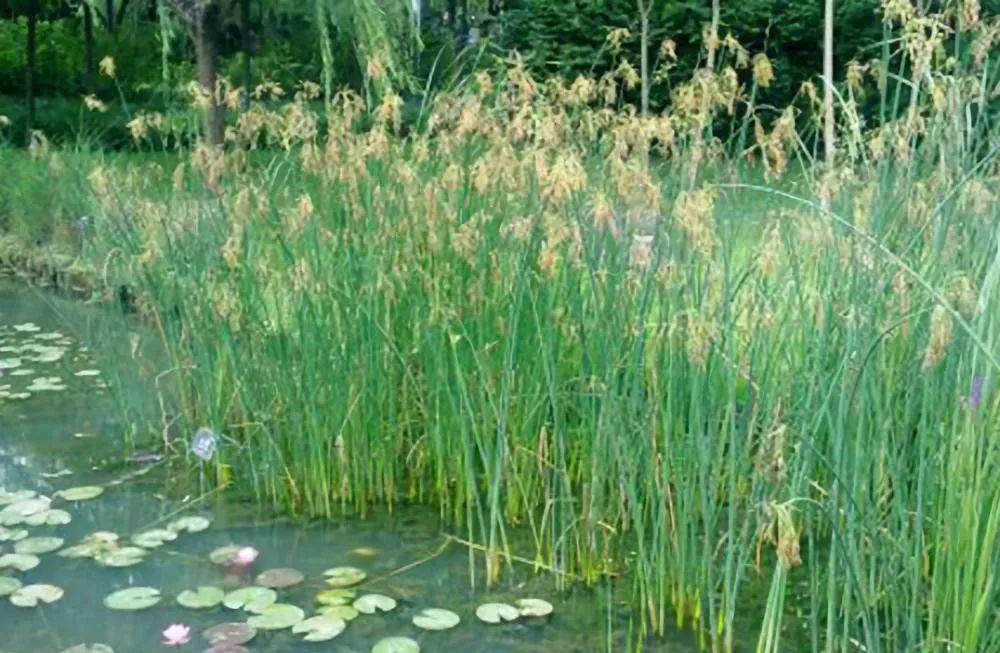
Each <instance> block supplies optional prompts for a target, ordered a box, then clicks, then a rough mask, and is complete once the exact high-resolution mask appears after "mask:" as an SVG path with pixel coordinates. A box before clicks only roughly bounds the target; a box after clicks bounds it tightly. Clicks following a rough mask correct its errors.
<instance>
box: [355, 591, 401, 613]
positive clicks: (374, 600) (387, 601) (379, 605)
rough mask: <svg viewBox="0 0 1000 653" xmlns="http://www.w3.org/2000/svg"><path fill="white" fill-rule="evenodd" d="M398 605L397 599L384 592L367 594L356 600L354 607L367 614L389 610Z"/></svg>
mask: <svg viewBox="0 0 1000 653" xmlns="http://www.w3.org/2000/svg"><path fill="white" fill-rule="evenodd" d="M395 607H396V599H394V598H392V597H391V596H386V595H384V594H365V595H364V596H362V597H360V598H359V599H358V600H357V601H355V602H354V609H355V610H357V611H358V612H363V613H365V614H375V613H376V612H378V611H382V612H388V611H389V610H392V609H393V608H395Z"/></svg>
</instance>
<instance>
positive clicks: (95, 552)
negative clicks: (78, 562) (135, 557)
mask: <svg viewBox="0 0 1000 653" xmlns="http://www.w3.org/2000/svg"><path fill="white" fill-rule="evenodd" d="M117 549H118V535H117V534H116V533H112V532H110V531H97V532H96V533H91V534H90V535H88V536H87V537H85V538H83V539H82V540H81V541H80V543H79V544H74V545H73V546H68V547H66V548H65V549H63V550H62V551H60V552H59V555H60V556H62V557H63V558H96V557H98V556H101V555H105V554H109V553H111V552H113V551H115V550H117ZM144 553H145V552H144ZM140 559H141V558H140Z"/></svg>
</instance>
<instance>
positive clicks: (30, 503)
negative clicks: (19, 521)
mask: <svg viewBox="0 0 1000 653" xmlns="http://www.w3.org/2000/svg"><path fill="white" fill-rule="evenodd" d="M49 503H50V501H49V500H48V499H46V498H45V497H33V498H31V499H23V500H21V501H15V502H14V503H11V504H9V505H8V506H7V507H6V508H4V509H3V512H9V513H13V514H17V515H21V516H22V517H28V516H29V515H34V514H35V513H36V512H42V511H43V510H48V509H49Z"/></svg>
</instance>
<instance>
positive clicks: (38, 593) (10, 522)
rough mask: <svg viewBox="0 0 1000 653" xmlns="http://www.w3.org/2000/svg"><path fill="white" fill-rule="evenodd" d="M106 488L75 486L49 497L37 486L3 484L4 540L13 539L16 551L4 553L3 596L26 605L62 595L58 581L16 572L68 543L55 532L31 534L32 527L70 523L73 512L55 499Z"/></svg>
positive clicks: (88, 495) (0, 558)
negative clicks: (29, 579) (31, 579)
mask: <svg viewBox="0 0 1000 653" xmlns="http://www.w3.org/2000/svg"><path fill="white" fill-rule="evenodd" d="M102 492H103V488H101V487H98V486H85V487H75V488H68V489H66V490H62V491H59V492H56V493H55V494H54V495H53V497H52V498H49V497H45V496H40V495H38V494H37V493H36V492H35V491H33V490H12V491H9V490H5V489H3V488H0V542H11V543H13V546H12V547H11V548H12V551H10V552H4V553H2V554H0V596H6V597H8V599H9V601H10V602H11V603H12V604H14V605H16V606H18V607H23V608H31V607H35V606H37V605H39V604H40V603H53V602H55V601H58V600H59V599H60V598H62V596H63V594H64V591H63V589H62V588H61V587H59V586H57V585H51V584H48V583H34V584H28V585H25V584H24V583H23V582H22V581H21V580H19V579H18V578H16V577H15V576H13V574H15V573H24V572H27V571H30V570H32V569H34V568H35V567H37V566H38V565H39V564H41V558H40V557H39V556H42V555H45V554H48V553H52V552H54V551H58V550H59V549H61V548H62V546H63V544H64V543H65V540H63V538H61V537H57V536H54V535H44V536H43V535H38V536H30V534H29V530H28V528H30V527H34V526H59V525H63V524H68V523H69V522H70V520H71V516H70V514H69V512H67V511H65V510H62V509H61V508H53V507H52V503H53V501H66V502H76V501H85V500H87V499H93V498H95V497H97V496H99V495H100V494H101V493H102Z"/></svg>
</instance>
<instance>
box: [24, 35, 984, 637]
mask: <svg viewBox="0 0 1000 653" xmlns="http://www.w3.org/2000/svg"><path fill="white" fill-rule="evenodd" d="M898 18H899V19H900V20H906V21H909V22H907V25H908V27H907V28H906V30H905V31H904V33H905V34H906V36H905V38H904V39H903V41H902V42H901V43H902V45H901V49H900V52H898V53H897V52H895V50H893V51H892V54H891V56H889V55H886V56H885V57H884V58H883V59H882V60H881V62H878V61H877V62H875V64H878V63H881V66H876V65H874V64H869V66H868V67H862V66H861V65H858V66H856V67H852V68H851V74H850V75H849V78H848V79H847V80H846V81H845V83H844V85H843V87H842V88H843V89H844V90H843V93H842V97H841V98H840V101H839V105H838V116H839V117H840V130H839V139H840V141H839V143H840V158H839V160H838V165H837V166H836V167H835V168H834V169H826V168H823V167H822V166H820V165H819V164H818V163H817V162H815V161H813V160H812V156H811V151H812V150H811V147H810V146H808V145H807V143H809V142H811V141H810V139H811V138H812V136H811V134H812V131H811V128H810V127H809V126H808V125H809V124H810V120H809V116H808V115H805V116H801V115H799V116H797V115H796V113H795V111H794V110H793V109H788V110H786V111H784V112H774V113H773V114H770V117H768V114H767V113H766V111H765V110H764V109H763V108H758V107H754V106H752V98H753V95H754V89H755V88H756V85H759V84H766V83H768V75H770V74H771V73H770V70H769V68H768V67H767V62H766V59H764V58H762V57H756V58H754V59H752V60H751V59H750V58H749V56H748V55H747V53H745V52H743V51H742V50H741V49H740V48H739V46H738V44H734V43H727V44H726V47H727V48H728V50H726V52H728V55H727V56H726V57H724V58H723V59H722V61H721V63H720V66H719V70H718V71H707V70H704V71H701V72H700V73H699V74H698V75H697V76H696V78H694V79H692V80H689V81H687V82H685V83H683V84H678V85H677V86H676V88H675V98H674V103H673V109H672V111H671V113H669V114H664V115H656V116H648V117H643V116H638V115H636V114H635V113H634V112H631V111H626V110H621V109H618V108H616V107H617V100H618V94H619V93H620V91H621V89H622V88H623V87H624V86H627V85H629V84H632V83H634V81H635V80H634V78H633V76H634V71H633V70H632V69H631V67H630V66H628V64H627V63H625V62H623V64H622V67H621V68H620V69H619V71H618V75H617V76H615V77H608V78H605V79H601V80H587V79H579V80H577V81H575V82H573V83H572V84H561V83H559V82H556V81H550V82H545V83H542V82H539V81H537V80H533V79H531V78H530V77H529V76H528V75H527V74H525V73H524V72H523V70H522V69H521V68H520V67H519V66H518V65H517V62H516V60H515V61H513V62H512V64H511V67H510V69H509V70H508V71H507V72H506V74H505V75H503V76H493V77H491V76H489V75H486V74H480V75H478V76H477V77H476V78H475V79H474V80H470V82H469V84H468V86H467V87H466V88H463V89H462V90H461V91H460V92H456V93H454V94H450V95H441V96H438V97H436V98H435V99H434V100H433V101H432V102H429V103H428V105H427V106H426V115H425V118H426V125H425V127H426V128H425V129H423V130H419V131H413V132H410V133H403V130H402V129H401V127H400V123H399V101H398V98H396V97H394V96H391V95H390V96H388V97H385V98H384V100H383V101H382V103H381V104H380V106H377V107H374V108H372V109H371V110H370V111H369V110H367V109H366V108H365V106H364V103H363V101H362V100H361V99H360V98H358V97H356V96H354V95H352V94H350V93H342V94H340V95H339V96H337V98H336V100H335V102H334V103H333V105H332V106H330V107H329V108H328V110H327V111H325V114H324V115H322V116H320V115H317V114H316V113H315V112H314V111H313V110H312V108H311V107H312V106H313V104H312V100H313V99H314V98H315V97H316V96H317V95H318V93H319V89H318V87H316V86H314V85H311V84H304V85H303V86H302V87H301V88H300V89H299V90H298V91H297V93H296V95H295V97H294V98H289V101H288V102H286V103H285V104H283V105H280V106H278V107H270V108H268V107H267V106H265V105H264V104H256V103H255V104H254V106H253V107H252V108H251V109H250V110H249V111H247V112H244V113H241V114H240V116H239V118H238V122H237V123H236V125H235V126H234V127H232V128H231V129H230V133H229V147H228V148H227V149H226V151H225V152H220V151H214V150H210V149H208V148H206V147H199V148H197V149H195V150H193V151H191V152H189V153H182V154H181V156H179V157H178V158H177V159H176V165H175V164H174V163H170V164H169V165H167V164H166V161H168V160H169V159H166V158H164V159H161V160H158V161H155V162H151V163H145V164H136V165H134V166H132V167H131V168H125V167H122V166H118V165H114V164H111V163H105V164H100V163H98V164H96V165H93V166H89V167H88V169H87V171H86V183H85V189H83V190H82V191H81V193H79V194H75V195H74V196H75V197H77V198H78V200H79V201H83V202H85V203H86V211H85V212H86V214H87V215H88V216H89V218H90V221H89V223H88V226H87V229H88V230H89V232H90V235H89V236H86V237H85V238H83V247H84V249H85V251H86V253H87V254H86V255H87V256H89V257H90V260H92V261H96V262H97V263H98V266H97V268H98V269H99V270H100V272H101V274H104V275H111V276H114V275H117V276H118V278H123V279H128V280H130V282H131V283H133V284H134V287H135V288H136V289H137V290H138V296H137V300H136V301H137V302H138V305H139V306H140V309H141V310H142V311H143V312H144V313H145V315H146V316H147V317H149V318H150V319H151V320H152V322H153V324H154V325H155V326H156V327H157V329H158V331H159V333H160V334H161V335H162V340H163V343H164V345H165V346H166V347H167V348H168V350H169V354H170V357H171V359H172V361H173V365H174V367H173V368H172V369H171V370H169V371H168V372H167V373H165V374H164V375H163V376H162V378H161V380H162V381H163V382H164V383H167V382H168V381H169V382H170V383H172V384H174V386H175V387H176V388H177V390H178V397H179V402H180V406H179V409H180V410H179V415H180V416H179V418H178V419H179V420H180V421H179V422H178V424H180V425H183V426H184V427H185V428H187V429H188V430H191V431H192V432H193V429H194V428H196V427H198V426H201V425H209V426H212V427H213V428H216V429H218V430H220V431H222V432H224V433H225V434H227V435H228V436H229V437H231V438H232V439H233V440H234V441H235V442H237V443H238V446H226V447H223V448H222V449H221V451H220V455H219V458H218V460H217V461H216V464H217V465H218V466H219V467H218V468H217V470H223V469H224V470H225V474H223V475H221V476H218V477H217V478H222V476H224V477H225V478H227V479H228V478H230V477H231V478H232V479H233V480H234V481H235V482H236V483H237V484H240V485H242V486H244V487H246V488H248V489H250V490H251V491H252V492H253V493H254V494H255V495H256V497H257V498H258V499H259V500H260V501H261V502H266V503H271V504H274V505H276V506H278V507H280V508H283V509H287V510H290V511H294V512H300V513H305V514H310V515H332V514H338V513H341V512H351V513H361V514H364V513H365V512H366V510H368V509H369V507H370V506H372V505H374V504H377V503H387V504H390V505H392V504H395V503H398V502H404V501H418V502H422V503H430V504H433V505H435V506H438V507H439V509H440V513H441V516H442V517H443V518H444V519H445V520H447V521H448V522H450V523H453V524H455V525H456V527H457V528H463V529H464V530H465V532H466V536H467V538H468V539H469V540H470V541H473V542H475V543H477V544H479V545H482V546H483V547H485V550H486V551H487V555H485V557H484V559H485V565H484V566H482V568H481V569H480V567H479V566H477V568H476V573H477V574H480V573H481V574H482V575H481V576H479V582H484V581H485V582H492V581H494V580H495V579H496V578H497V577H498V576H499V575H501V574H503V573H504V567H505V565H507V564H509V561H510V558H509V556H510V555H511V554H520V555H525V554H526V555H528V556H531V557H534V558H535V559H537V562H538V564H539V565H540V566H542V567H545V568H548V569H554V570H558V571H560V572H565V573H568V574H574V575H576V576H578V577H582V578H583V579H584V580H587V581H597V580H598V579H600V578H602V577H604V576H606V575H608V574H615V575H618V578H619V579H620V582H627V583H631V584H632V586H633V596H634V598H635V606H636V609H637V617H638V618H639V620H640V623H641V625H642V629H643V631H644V632H653V633H656V632H662V631H663V630H664V629H665V628H666V627H667V624H668V622H670V621H675V622H676V623H677V624H680V625H684V626H686V625H692V624H693V625H694V626H695V627H697V628H698V629H699V630H700V632H701V633H702V634H703V641H704V642H705V644H706V646H708V647H710V648H711V649H712V650H714V651H730V650H732V648H733V642H734V640H735V639H736V638H737V633H734V624H735V623H736V620H737V617H738V616H739V615H741V614H743V615H744V617H745V614H746V612H747V611H749V612H750V614H752V617H753V618H752V621H753V622H754V623H755V624H756V625H755V628H757V627H759V634H758V633H757V632H756V631H755V632H752V633H747V632H743V633H741V635H742V636H744V637H745V636H747V635H750V636H753V637H754V638H755V639H758V646H757V650H758V651H760V652H768V653H770V652H776V651H779V650H782V645H781V642H782V638H783V637H787V632H786V631H787V627H786V623H785V622H784V621H783V619H784V618H785V617H786V616H787V615H789V614H794V615H795V616H796V618H797V623H798V624H804V625H805V628H806V634H805V641H806V642H808V643H809V646H810V650H813V651H854V650H866V651H869V652H876V651H883V652H887V653H888V652H892V653H895V652H898V651H915V650H928V651H945V650H961V651H967V652H973V651H983V652H985V651H996V650H998V647H1000V613H998V608H1000V596H998V590H997V587H996V582H997V581H996V577H995V570H996V569H998V568H1000V566H998V565H1000V546H998V531H1000V450H998V449H1000V438H998V428H997V416H998V415H997V408H998V405H1000V404H998V402H997V400H996V392H995V390H996V384H995V379H996V372H997V370H998V367H1000V365H998V362H1000V361H998V358H1000V323H998V315H1000V312H998V311H1000V250H998V244H1000V240H998V224H1000V209H998V208H997V193H998V192H1000V189H998V184H997V174H998V165H997V157H996V153H997V149H998V147H1000V140H998V138H1000V132H998V130H997V128H996V127H995V124H991V123H990V120H991V118H990V114H989V111H988V110H987V109H988V108H989V103H990V102H992V103H993V104H994V105H995V103H996V100H995V95H994V96H991V95H990V93H995V91H994V90H993V89H994V88H995V85H996V83H997V76H996V74H995V71H996V63H995V60H994V59H992V58H991V53H992V52H993V43H994V42H995V41H996V40H997V38H998V32H1000V30H998V28H997V26H995V25H992V26H991V25H987V24H985V23H982V22H975V23H971V24H966V25H965V27H966V31H963V32H962V33H961V35H960V37H961V39H962V43H963V45H962V46H961V47H963V48H965V49H962V50H961V51H959V46H958V45H955V46H954V47H955V48H956V50H955V52H956V54H957V57H956V58H954V59H951V60H949V61H948V62H946V63H945V64H944V65H942V66H941V67H936V66H935V65H932V63H933V62H934V61H937V60H938V55H937V54H936V53H937V51H938V50H940V49H941V48H943V47H945V41H944V34H945V33H946V32H945V31H944V28H943V27H942V25H943V23H941V24H938V23H933V24H932V23H930V22H926V21H929V20H931V19H929V18H917V17H914V16H912V15H909V16H899V17H898ZM935 20H938V19H935ZM940 20H943V19H940ZM938 28H940V29H941V30H942V31H941V32H940V33H939V32H938V31H936V30H937V29H938ZM948 43H951V41H949V42H948ZM970 44H971V45H970ZM948 47H952V46H951V45H948ZM894 48H895V46H894ZM667 51H668V50H667ZM887 52H888V50H887ZM741 65H744V66H749V67H750V68H751V69H752V72H753V81H752V82H751V84H750V85H749V88H747V87H745V85H744V84H742V83H740V82H738V69H739V67H740V66H741ZM887 69H891V70H894V71H895V70H898V71H899V73H900V74H901V75H904V77H905V79H904V78H902V77H900V78H898V81H897V83H895V84H890V85H886V77H885V76H884V75H883V74H882V72H883V71H885V70H887ZM893 78H896V76H895V73H894V74H893ZM879 84H881V86H879ZM873 85H874V87H875V88H874V90H873V88H872V87H873ZM879 89H881V91H882V93H881V94H879V93H878V90H879ZM890 89H892V92H890ZM865 92H867V93H868V96H867V100H866V101H867V102H868V103H869V106H872V103H874V102H881V104H882V107H883V109H885V110H886V111H888V112H889V115H890V116H896V118H895V119H889V120H886V122H885V123H884V124H882V125H881V126H880V127H879V128H878V129H875V130H867V129H865V128H864V127H863V125H862V123H861V121H860V119H859V118H858V113H857V111H858V110H857V106H858V104H859V103H860V102H861V101H862V96H863V94H864V93H865ZM812 93H813V90H812V87H811V86H809V85H808V84H807V85H806V86H805V87H804V90H803V96H804V97H805V98H809V97H811V94H812ZM878 98H881V99H878ZM990 98H993V99H990ZM735 105H738V106H747V105H749V107H750V110H751V112H750V114H749V117H748V118H747V119H746V120H745V121H743V123H742V126H741V128H740V129H738V130H737V131H736V132H735V133H734V134H733V136H732V139H730V140H727V141H724V142H723V141H720V140H718V139H716V138H713V137H712V131H711V127H712V124H713V119H714V118H715V117H716V116H719V115H723V114H725V113H726V112H728V111H730V110H731V109H732V107H733V106H735ZM875 106H877V105H875ZM993 109H994V116H993V118H992V120H994V121H995V106H994V107H993ZM755 116H760V120H757V119H756V118H755ZM321 123H322V124H323V125H324V127H323V128H320V124H321ZM804 124H805V125H806V127H805V128H803V127H802V126H803V125H804ZM359 125H364V127H363V128H362V127H360V126H359ZM161 127H162V125H160V124H158V118H157V117H156V116H147V117H140V118H138V119H137V120H136V121H135V122H134V123H133V124H132V128H133V132H134V134H135V136H136V138H137V141H138V142H140V143H143V144H145V147H147V148H151V149H157V145H156V143H157V142H158V141H157V139H158V138H159V137H160V133H161V132H160V131H158V130H159V128H161ZM735 145H739V146H740V147H741V148H742V149H741V150H740V153H741V156H732V148H733V146H735ZM275 152H277V154H275ZM727 152H728V153H727ZM60 156H62V158H60ZM750 158H753V159H754V163H753V164H751V163H749V162H748V160H749V159H750ZM67 160H68V157H67V156H66V155H60V154H59V153H58V152H55V151H46V147H45V145H44V143H40V144H38V147H36V148H35V165H36V166H37V167H38V169H40V170H42V169H44V170H47V171H49V173H51V169H52V166H53V165H55V166H57V167H59V166H61V167H62V168H61V170H57V173H58V174H61V175H63V176H65V177H67V178H70V177H73V176H74V174H76V173H77V172H79V170H80V166H79V165H76V166H70V165H68V164H67ZM53 161H55V162H56V163H54V164H53ZM91 161H92V159H91ZM74 178H75V179H77V181H79V180H81V179H83V177H82V176H81V175H77V176H76V177H74ZM81 212H83V211H81ZM166 426H176V424H174V425H166ZM223 466H225V467H223ZM220 474H221V471H220ZM515 531H516V533H518V535H517V536H516V539H517V541H519V542H521V543H522V548H521V549H520V550H516V551H515V550H512V546H511V544H510V543H511V542H512V541H513V539H515V536H514V533H515ZM525 533H526V534H528V537H527V538H526V539H524V538H523V537H522V536H523V534H525ZM525 542H528V543H530V544H532V545H533V550H531V551H525V550H523V544H524V543H525ZM478 559H479V558H477V560H478ZM556 577H557V578H561V577H562V576H559V575H557V576H556ZM762 577H763V578H765V579H766V578H769V579H770V581H769V582H770V591H769V594H768V596H767V603H766V606H765V607H764V609H763V610H758V607H753V606H747V605H746V604H745V602H743V601H742V597H743V596H744V595H745V588H746V587H747V586H748V585H750V584H754V583H757V582H759V580H758V579H759V578H762ZM790 577H796V578H798V579H799V580H800V581H801V583H800V585H799V586H800V587H805V588H806V590H805V591H796V592H792V591H791V589H790V586H791V584H790V580H789V579H790ZM758 612H759V614H758ZM799 636H800V633H796V637H799ZM798 641H802V640H801V639H800V640H798ZM784 650H788V649H787V648H785V649H784Z"/></svg>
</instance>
